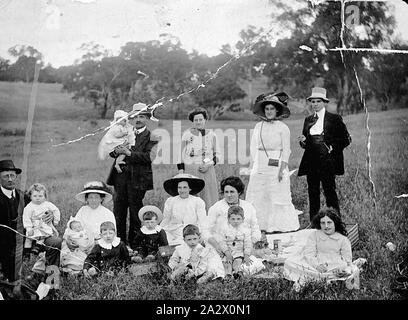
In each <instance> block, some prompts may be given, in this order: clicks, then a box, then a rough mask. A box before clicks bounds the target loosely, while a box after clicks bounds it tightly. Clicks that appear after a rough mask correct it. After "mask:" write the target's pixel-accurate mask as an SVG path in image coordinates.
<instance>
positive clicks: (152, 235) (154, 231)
mask: <svg viewBox="0 0 408 320" xmlns="http://www.w3.org/2000/svg"><path fill="white" fill-rule="evenodd" d="M138 215H139V219H140V221H142V224H143V226H142V227H141V228H140V230H138V231H137V233H136V235H135V237H134V240H133V243H132V244H131V248H132V249H133V250H134V252H135V255H134V256H133V257H132V261H133V262H136V263H140V262H142V261H143V259H144V260H145V261H153V260H154V259H155V258H156V254H157V251H158V250H159V247H161V246H167V245H168V242H167V236H166V232H165V231H164V230H163V229H162V227H161V226H159V225H158V224H159V223H160V222H161V221H162V219H163V214H162V212H161V210H160V209H159V208H157V207H155V206H144V207H143V208H141V209H140V210H139V213H138Z"/></svg>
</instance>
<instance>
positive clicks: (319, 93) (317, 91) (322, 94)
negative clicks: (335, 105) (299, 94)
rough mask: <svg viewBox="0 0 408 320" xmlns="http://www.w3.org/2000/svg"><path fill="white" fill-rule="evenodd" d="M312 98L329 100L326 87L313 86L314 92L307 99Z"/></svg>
mask: <svg viewBox="0 0 408 320" xmlns="http://www.w3.org/2000/svg"><path fill="white" fill-rule="evenodd" d="M310 99H322V100H323V101H325V102H329V99H327V97H326V89H325V88H321V87H314V88H312V94H311V96H310V97H308V98H306V100H310Z"/></svg>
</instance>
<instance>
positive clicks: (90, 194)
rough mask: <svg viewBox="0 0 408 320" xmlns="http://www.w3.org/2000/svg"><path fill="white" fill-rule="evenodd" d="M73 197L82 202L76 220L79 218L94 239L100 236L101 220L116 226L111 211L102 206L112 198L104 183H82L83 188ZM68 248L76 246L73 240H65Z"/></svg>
mask: <svg viewBox="0 0 408 320" xmlns="http://www.w3.org/2000/svg"><path fill="white" fill-rule="evenodd" d="M75 199H77V200H78V201H80V202H82V203H84V204H85V205H84V206H82V207H81V208H80V209H79V210H78V212H77V214H76V215H75V218H76V220H79V221H80V222H81V224H82V226H83V228H84V229H85V230H86V231H87V233H88V235H89V236H90V237H92V238H93V239H94V240H95V241H96V240H99V239H100V238H101V234H100V226H101V223H102V222H105V221H110V222H112V223H113V224H114V225H115V227H116V220H115V216H114V214H113V212H112V211H110V210H109V209H108V208H106V207H104V206H103V204H106V203H108V202H109V201H111V200H112V195H111V194H110V193H109V191H108V188H107V187H106V185H105V183H103V182H101V181H91V182H88V183H86V184H85V185H84V188H83V190H82V191H81V192H80V193H78V194H77V195H76V196H75ZM66 244H67V246H68V248H69V249H70V250H74V249H76V248H78V247H79V246H78V244H77V243H75V241H71V240H69V239H67V240H66Z"/></svg>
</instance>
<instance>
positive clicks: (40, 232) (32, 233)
mask: <svg viewBox="0 0 408 320" xmlns="http://www.w3.org/2000/svg"><path fill="white" fill-rule="evenodd" d="M28 194H29V196H30V198H31V201H30V203H29V204H27V206H26V207H25V208H24V211H23V226H24V228H25V229H26V233H27V236H28V238H27V239H26V241H25V244H24V246H25V248H31V246H32V240H35V241H36V243H37V244H43V243H44V240H45V239H46V238H48V237H51V236H58V231H57V229H56V228H55V226H56V225H57V224H58V223H59V221H60V217H61V213H60V211H59V209H58V208H57V207H56V206H55V205H54V204H53V203H52V202H49V201H47V189H46V188H45V186H44V185H42V184H41V183H34V184H33V185H32V186H30V188H29V189H28ZM48 212H52V214H53V216H54V220H53V222H50V223H45V222H44V221H43V217H44V216H45V215H46V214H47V213H48ZM32 250H33V252H36V251H38V250H39V249H38V247H36V246H35V247H34V248H33V249H32Z"/></svg>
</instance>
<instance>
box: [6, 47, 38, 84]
mask: <svg viewBox="0 0 408 320" xmlns="http://www.w3.org/2000/svg"><path fill="white" fill-rule="evenodd" d="M8 52H9V54H10V55H12V56H13V57H16V58H17V61H16V62H15V63H14V64H13V65H12V66H11V68H10V72H11V75H12V77H13V78H14V80H22V81H25V82H30V81H33V79H34V69H35V65H36V64H40V66H41V67H42V66H43V65H44V63H43V56H42V54H41V52H39V51H38V50H37V49H35V48H34V47H32V46H25V45H15V46H14V47H11V48H10V49H9V50H8Z"/></svg>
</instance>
